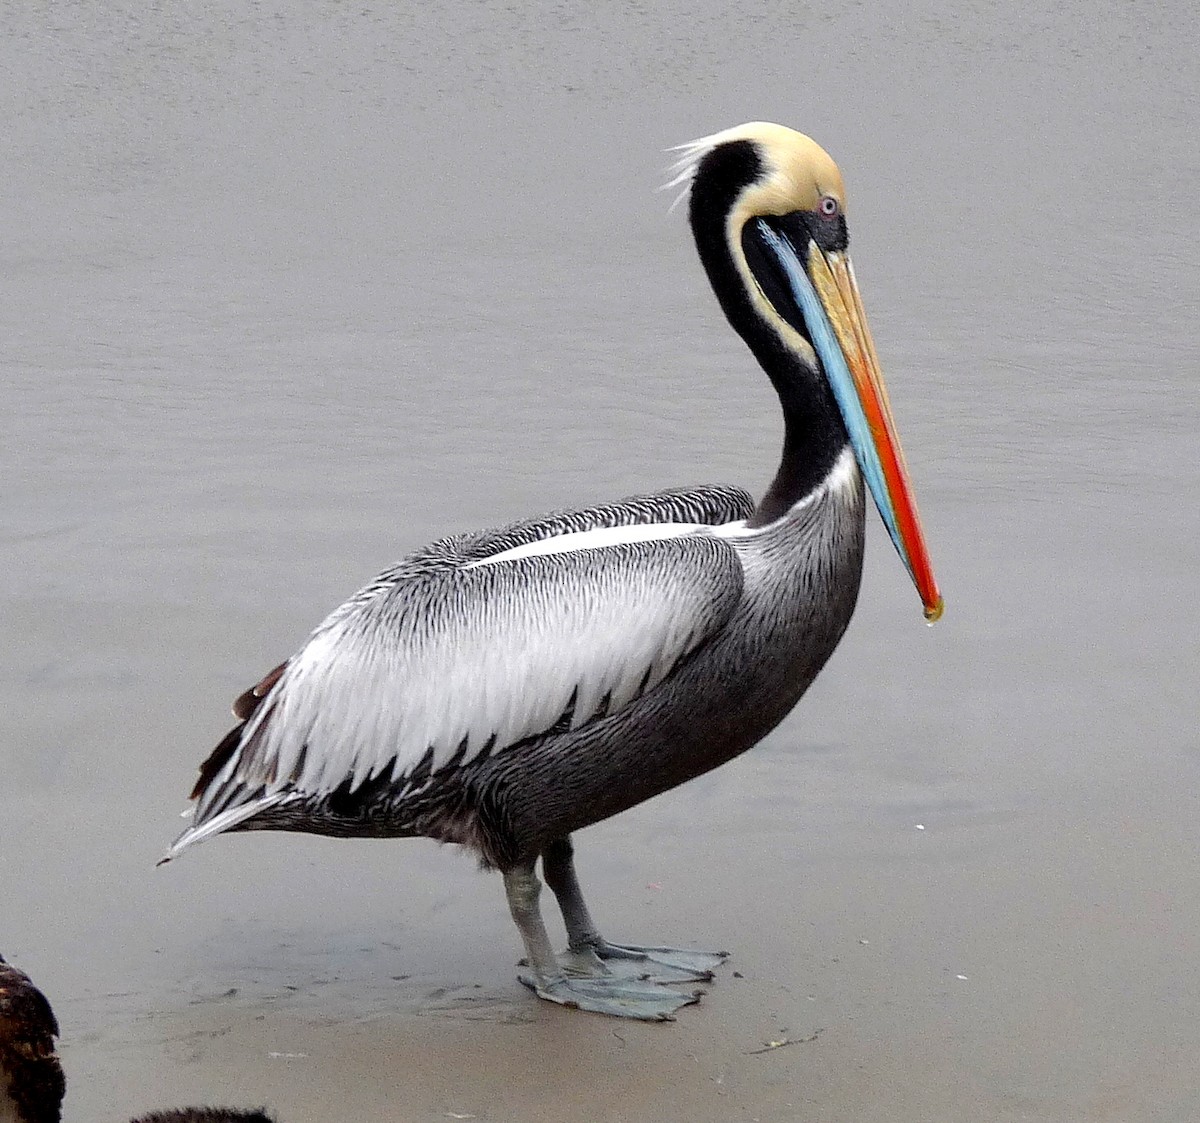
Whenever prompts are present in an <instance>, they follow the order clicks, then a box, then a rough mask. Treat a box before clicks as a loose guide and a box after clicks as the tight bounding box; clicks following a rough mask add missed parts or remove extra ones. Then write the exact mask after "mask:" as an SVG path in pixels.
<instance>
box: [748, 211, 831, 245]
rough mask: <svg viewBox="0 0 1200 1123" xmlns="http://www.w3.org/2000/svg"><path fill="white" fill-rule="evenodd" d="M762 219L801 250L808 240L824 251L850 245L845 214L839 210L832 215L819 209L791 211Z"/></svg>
mask: <svg viewBox="0 0 1200 1123" xmlns="http://www.w3.org/2000/svg"><path fill="white" fill-rule="evenodd" d="M764 221H766V222H769V223H770V224H771V227H772V229H774V230H775V231H776V232H777V233H779V234H783V235H785V236H786V237H787V238H788V239H789V240H790V241H791V243H792V245H793V246H795V247H796V249H797V250H799V251H801V252H802V251H803V249H804V247H806V246H807V245H808V243H809V242H810V241H812V242H816V243H817V245H818V246H820V247H821V249H823V250H824V251H825V252H826V253H835V252H837V251H839V250H845V249H847V248H848V247H849V245H850V235H849V232H848V231H847V229H846V216H845V215H844V214H842V213H841V212H840V211H839V212H838V213H837V214H834V215H826V214H822V213H821V212H820V211H792V213H791V214H784V215H777V216H772V217H770V218H767V219H765V220H764Z"/></svg>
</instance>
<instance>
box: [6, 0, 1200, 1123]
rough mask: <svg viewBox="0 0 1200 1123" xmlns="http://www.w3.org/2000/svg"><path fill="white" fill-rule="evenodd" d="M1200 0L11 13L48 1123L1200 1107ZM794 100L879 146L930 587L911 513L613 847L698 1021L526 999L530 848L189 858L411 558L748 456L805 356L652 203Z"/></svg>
mask: <svg viewBox="0 0 1200 1123" xmlns="http://www.w3.org/2000/svg"><path fill="white" fill-rule="evenodd" d="M1198 33H1200V17H1197V15H1196V14H1195V6H1194V5H1193V4H1191V3H1183V2H1177V0H1172V2H1169V3H1165V4H1157V5H1153V6H1145V5H1143V6H1140V7H1135V6H1130V5H1128V4H1124V3H1117V2H1116V0H1100V2H1097V3H1092V4H1071V5H1062V4H1049V3H1043V2H1040V0H1033V2H1023V3H1019V4H1018V3H1009V2H1005V3H983V2H981V0H966V2H958V3H954V4H949V3H933V2H927V3H910V4H900V5H893V6H884V5H880V6H876V5H870V4H850V5H842V6H838V5H834V6H811V7H805V8H796V7H795V6H793V7H791V8H788V7H786V6H783V7H775V8H771V7H760V8H757V9H755V8H753V6H751V7H750V8H747V7H746V6H736V7H735V6H730V7H728V8H726V7H725V6H722V5H716V4H705V5H696V6H688V5H684V4H680V3H674V2H672V3H668V4H662V5H634V4H629V5H612V6H607V7H603V8H600V9H596V10H594V11H593V10H586V11H585V10H584V9H583V8H573V7H571V6H564V5H551V4H530V5H519V6H513V5H503V4H491V3H480V4H473V5H465V4H460V5H423V6H418V5H394V6H389V5H380V6H377V7H373V6H364V5H361V4H358V5H352V4H343V3H332V2H325V3H309V4H300V5H295V4H272V3H250V2H248V0H227V2H225V3H217V4H208V5H196V6H192V5H187V6H184V5H169V6H168V5H147V4H132V3H130V4H125V5H121V4H113V3H95V2H92V0H80V2H78V3H75V4H71V5H57V6H55V7H53V8H50V9H47V10H45V11H40V12H38V13H34V12H32V11H29V10H26V9H23V8H18V7H15V6H8V7H6V8H4V9H3V10H2V11H0V105H3V107H4V110H3V118H2V119H3V122H4V125H3V134H2V135H3V139H4V150H5V152H4V156H3V159H2V160H0V207H2V223H0V253H2V255H3V257H2V268H0V363H2V376H0V378H2V381H0V416H2V417H3V419H4V426H3V432H4V435H3V438H2V442H0V457H2V460H0V480H2V481H3V483H2V486H0V582H2V583H3V593H4V597H3V612H4V620H3V643H0V659H2V660H3V663H2V666H0V712H2V715H3V716H2V718H0V721H2V732H0V736H2V741H0V952H3V954H4V955H5V956H7V957H8V958H9V959H10V960H12V961H14V962H16V963H18V964H19V965H21V966H23V967H24V968H26V969H27V970H28V971H30V973H31V974H33V975H34V976H35V977H36V978H37V979H38V981H39V982H40V983H41V984H42V986H43V987H44V989H45V990H46V991H47V992H48V993H49V995H50V996H51V998H52V1000H53V1001H54V1003H55V1006H56V1009H57V1011H58V1014H59V1016H60V1020H61V1022H62V1024H63V1055H64V1061H65V1064H66V1066H67V1070H68V1077H69V1081H70V1092H69V1097H68V1116H67V1117H68V1120H75V1121H84V1120H87V1121H89V1123H115V1121H118V1120H125V1119H128V1117H129V1116H130V1115H131V1114H133V1113H134V1112H135V1111H137V1110H146V1109H148V1108H150V1107H153V1106H170V1105H173V1104H179V1103H183V1102H188V1101H194V1100H204V1099H208V1100H218V1101H233V1102H240V1103H246V1104H256V1103H263V1102H267V1103H269V1104H270V1105H272V1106H273V1107H274V1108H275V1109H276V1110H277V1112H278V1113H279V1115H280V1118H281V1120H283V1121H284V1123H317V1121H326V1120H335V1119H336V1120H348V1121H349V1120H354V1121H362V1123H371V1121H376V1120H385V1119H386V1120H405V1121H407V1120H437V1119H444V1118H448V1117H455V1118H463V1117H473V1118H476V1119H480V1120H496V1121H502V1120H503V1121H508V1120H512V1121H522V1123H523V1121H525V1120H531V1119H545V1120H555V1121H568V1120H569V1121H573V1120H581V1121H582V1120H589V1121H590V1120H611V1121H614V1123H616V1121H629V1123H640V1121H643V1120H650V1119H654V1120H668V1121H671V1120H746V1121H750V1120H764V1121H765V1120H781V1121H782V1120H788V1121H790V1120H796V1119H805V1120H808V1119H811V1120H814V1121H816V1120H820V1121H831V1120H837V1121H843V1120H845V1121H855V1123H872V1121H880V1123H885V1121H886V1123H916V1121H925V1120H930V1121H936V1123H949V1121H953V1120H967V1119H970V1120H1047V1121H1055V1123H1058V1121H1074V1120H1119V1121H1122V1123H1125V1121H1133V1123H1136V1121H1142V1120H1145V1121H1151V1120H1153V1121H1156V1123H1158V1121H1164V1120H1166V1121H1180V1123H1185V1121H1188V1120H1194V1119H1196V1118H1200V1086H1198V1083H1197V1078H1196V1072H1197V1069H1198V1065H1200V1019H1198V1018H1197V992H1198V983H1200V978H1198V973H1197V967H1196V964H1197V960H1198V957H1200V939H1198V938H1197V935H1196V933H1197V931H1200V891H1198V888H1197V886H1198V884H1200V881H1198V879H1197V876H1196V871H1197V860H1196V854H1197V843H1198V827H1197V823H1198V822H1200V754H1198V752H1197V734H1196V729H1197V717H1198V716H1200V715H1198V713H1197V709H1198V707H1197V703H1196V678H1197V650H1196V638H1195V637H1196V635H1197V632H1198V630H1200V610H1198V608H1197V599H1196V596H1195V591H1194V589H1195V575H1196V573H1197V572H1198V568H1200V534H1198V533H1197V530H1198V527H1197V515H1196V496H1197V494H1198V490H1200V438H1198V436H1197V434H1198V432H1200V393H1198V391H1197V381H1196V367H1195V358H1194V356H1195V333H1196V327H1195V325H1196V319H1197V308H1198V307H1200V268H1198V266H1197V254H1196V231H1197V229H1198V228H1200V202H1198V196H1197V193H1196V191H1195V189H1194V188H1195V184H1196V183H1197V181H1198V179H1200V146H1198V145H1197V144H1196V139H1195V136H1196V133H1195V121H1196V120H1197V116H1198V110H1200V96H1198V94H1200V75H1198V72H1197V63H1196V44H1197V42H1198ZM754 118H765V119H770V120H778V121H781V122H783V123H786V124H789V125H792V126H794V127H796V128H800V129H802V130H803V131H805V132H808V133H811V134H812V135H813V136H815V137H816V138H817V139H818V140H819V141H820V142H821V143H823V144H824V145H825V146H826V147H827V148H828V149H829V150H830V151H831V152H832V154H833V155H834V157H835V158H836V159H837V160H838V161H839V163H840V165H841V167H842V169H843V172H844V174H845V177H846V181H847V185H848V191H849V195H850V202H849V217H850V225H851V237H852V247H853V252H854V258H855V263H856V270H857V273H858V276H859V280H860V283H861V285H862V287H863V290H864V297H865V300H866V304H867V308H868V312H869V313H870V315H871V320H872V325H873V328H874V333H875V337H876V341H877V343H878V345H879V350H880V353H881V358H882V361H883V365H884V370H885V374H886V376H887V378H888V381H889V385H890V388H891V396H892V400H893V403H894V407H895V410H896V414H897V420H898V423H899V426H900V430H901V434H902V436H903V438H904V440H905V445H906V449H907V453H908V460H909V462H910V465H911V468H912V471H913V474H914V477H915V480H916V485H917V491H918V496H919V499H920V502H921V507H922V511H923V514H924V518H925V524H926V530H927V533H928V537H929V539H930V543H931V548H932V550H933V554H934V560H935V564H936V568H937V570H938V574H939V577H940V580H941V584H942V587H943V590H944V592H945V594H946V598H947V611H946V616H945V619H944V620H943V622H942V623H941V624H939V625H938V626H937V627H936V628H933V629H930V628H926V627H925V626H924V625H923V623H922V621H921V616H920V608H919V604H918V601H917V598H916V596H915V594H914V593H913V591H912V589H911V587H910V586H909V585H908V582H907V578H906V576H905V574H904V571H903V567H902V566H901V565H900V563H899V561H898V560H897V559H896V557H895V556H894V554H893V552H892V551H891V547H890V545H889V544H888V542H887V540H886V536H885V535H884V534H883V533H882V531H881V528H880V527H879V526H878V525H876V521H874V520H873V523H872V527H871V538H870V551H869V557H868V565H867V572H866V575H865V580H864V587H863V596H862V600H861V602H860V608H859V610H858V613H857V616H856V618H855V621H854V623H853V625H852V626H851V629H850V632H849V633H848V635H847V637H846V639H845V641H844V642H843V644H842V647H841V648H840V650H839V652H838V654H837V655H836V656H835V658H834V660H833V661H832V663H831V664H830V666H829V667H828V668H827V670H826V671H825V672H824V674H823V675H822V677H821V678H820V679H819V680H818V682H817V684H816V685H815V686H814V688H813V689H812V691H811V692H810V694H809V695H808V697H807V698H806V699H805V700H804V702H803V703H802V704H801V706H800V708H799V709H798V710H797V712H796V713H795V714H794V715H792V717H791V718H790V719H789V720H788V721H787V722H786V723H785V724H784V725H783V726H782V727H781V728H780V729H779V730H778V731H777V732H776V733H775V734H773V735H772V736H771V737H770V738H769V739H768V740H767V741H765V742H764V743H763V744H762V745H761V746H759V747H758V748H757V749H755V750H754V751H753V752H751V753H750V754H747V755H746V756H744V757H742V758H740V759H739V760H738V761H735V762H734V763H732V764H731V765H729V766H727V767H725V768H724V769H721V770H719V771H718V772H716V773H714V774H712V775H710V776H708V777H705V778H704V779H702V780H700V781H698V782H696V783H693V784H691V785H689V786H687V787H685V788H683V789H681V790H678V791H676V792H674V793H671V794H669V795H667V796H665V797H663V798H661V799H659V800H656V801H653V802H652V803H650V804H649V805H645V806H643V807H641V808H638V809H636V810H635V811H633V812H630V813H628V814H626V815H624V816H622V817H620V818H618V819H616V820H613V821H610V822H608V823H605V824H602V825H600V826H598V827H596V828H594V829H592V830H590V831H587V832H585V833H584V834H583V835H582V836H581V837H580V838H579V839H578V843H579V848H580V854H581V866H582V873H583V876H584V878H585V881H586V884H587V886H588V889H589V892H590V895H591V897H592V903H593V907H594V911H595V912H597V914H598V915H599V917H600V918H601V920H602V921H603V923H604V926H605V927H606V929H607V930H608V931H609V932H610V933H611V934H612V935H613V936H615V937H623V938H628V939H639V938H640V939H642V940H644V941H650V942H653V940H656V939H675V940H677V941H683V942H694V943H697V944H700V945H705V944H707V945H710V946H724V947H730V948H731V949H732V950H733V951H734V953H735V958H734V959H733V960H732V961H731V965H730V969H729V970H727V971H725V972H724V973H723V974H722V976H721V978H720V979H719V981H718V983H717V984H716V986H715V987H714V989H713V990H712V991H711V993H710V994H709V995H708V996H707V997H706V998H705V1001H704V1003H703V1005H701V1006H700V1007H699V1008H694V1009H691V1010H688V1011H685V1012H684V1013H683V1015H682V1016H681V1019H680V1021H679V1022H678V1024H676V1025H674V1026H640V1025H634V1026H621V1025H615V1024H614V1023H611V1022H609V1021H607V1020H604V1019H600V1018H593V1017H586V1016H582V1015H578V1014H571V1013H569V1012H565V1011H561V1010H558V1009H552V1008H550V1007H548V1005H547V1004H544V1003H536V1002H534V1000H533V999H532V998H531V997H529V996H528V995H527V994H526V993H525V992H523V991H522V989H521V988H520V987H519V985H518V984H517V983H516V981H515V977H514V969H513V964H514V961H515V959H516V957H517V955H518V953H519V949H518V943H517V937H516V932H515V929H514V928H513V926H512V924H511V922H510V920H509V919H508V916H507V913H506V909H505V907H504V904H503V897H502V894H501V892H500V885H499V881H498V879H496V878H495V877H484V876H481V875H478V874H477V873H476V872H475V871H474V869H473V866H472V864H471V863H470V861H468V860H465V859H464V858H463V857H461V856H456V855H455V853H454V852H453V851H452V850H449V849H439V848H437V847H435V846H433V845H431V844H429V843H426V842H397V843H380V842H355V843H345V842H335V841H331V840H326V839H315V838H307V837H303V836H278V835H276V836H272V835H260V836H241V837H234V838H224V839H219V840H216V841H214V842H213V843H210V844H206V845H205V846H204V847H202V848H200V849H198V850H196V851H195V852H192V853H189V854H188V855H187V857H186V860H183V861H180V862H178V863H175V864H173V865H171V866H169V867H167V868H165V869H162V870H155V869H154V867H153V863H154V861H155V860H156V859H157V858H158V857H159V855H160V854H161V852H162V850H163V848H164V846H165V845H166V843H167V842H168V841H169V840H170V839H171V838H173V837H174V835H175V834H176V833H177V831H178V829H179V827H180V820H179V819H178V817H177V813H178V811H180V810H181V809H182V808H183V807H184V806H185V797H186V794H187V791H188V789H189V788H190V785H191V783H192V781H193V778H194V773H195V768H196V767H197V765H198V764H199V762H200V760H201V759H202V758H203V756H204V755H205V754H206V753H207V751H208V750H209V749H210V748H211V746H212V745H213V744H215V742H216V741H217V740H218V739H219V737H220V736H221V735H222V734H223V733H224V732H225V730H226V729H227V728H228V723H229V718H228V712H227V704H228V702H229V700H230V699H232V698H233V697H234V696H235V695H236V694H237V693H239V692H240V691H241V690H242V689H244V688H245V687H246V686H247V685H248V684H249V683H250V682H253V681H255V680H256V679H257V678H258V677H259V676H260V675H261V674H262V673H263V672H264V671H266V670H267V669H268V668H270V667H271V666H273V665H274V664H275V663H277V662H278V661H279V660H280V659H281V658H283V657H284V656H286V655H287V654H288V653H289V652H290V651H292V650H293V649H294V648H295V647H296V645H297V644H298V643H299V642H300V641H301V640H302V638H303V637H304V636H305V635H306V634H307V632H308V630H309V628H310V627H311V626H312V625H313V624H315V623H316V622H317V620H319V619H320V617H321V616H323V615H324V613H325V612H326V611H327V610H328V609H329V608H331V607H332V606H334V605H335V604H337V603H338V602H339V601H340V600H341V599H342V598H343V597H344V596H345V595H346V594H348V593H349V592H351V591H352V590H353V589H355V588H356V587H357V586H358V585H359V584H360V583H362V582H363V581H365V580H366V579H368V578H369V577H370V576H372V575H373V574H374V573H375V572H376V571H377V570H379V569H381V568H383V567H384V566H385V565H387V564H388V563H390V562H391V561H393V560H395V559H396V558H398V557H399V556H401V555H402V554H403V553H405V552H406V551H408V550H410V549H412V548H414V547H416V546H419V545H421V544H422V543H424V542H426V541H428V540H429V539H431V538H433V537H436V536H439V535H442V534H445V533H449V532H452V531H456V530H461V529H466V528H470V527H475V526H480V525H490V524H495V523H498V522H503V521H506V520H509V519H512V518H515V517H519V516H523V515H526V514H531V513H535V512H538V511H541V510H546V509H549V508H552V507H555V506H561V505H568V504H583V503H590V502H593V501H596V500H602V499H608V498H613V497H616V496H620V495H624V494H628V493H631V492H636V491H644V490H647V489H653V488H658V487H663V486H671V485H676V484H685V483H693V482H730V483H740V484H743V485H745V486H748V487H750V488H752V489H753V490H756V491H760V492H761V490H762V489H763V488H764V486H765V484H766V482H767V481H768V480H769V478H770V476H771V474H772V471H773V468H774V463H775V458H776V456H777V454H778V444H779V439H780V424H779V420H778V416H777V408H776V405H775V402H774V400H773V397H772V395H771V392H770V388H769V386H768V384H767V382H766V380H765V378H763V377H762V375H761V374H760V373H759V372H758V370H757V369H756V368H755V366H754V364H753V361H752V359H751V358H750V356H749V354H748V353H747V352H746V351H745V348H744V347H743V345H742V344H741V342H740V341H739V340H738V339H737V338H736V337H735V336H734V335H733V334H732V333H731V332H730V331H729V329H728V327H727V326H726V325H725V324H724V322H723V320H722V318H721V316H720V314H719V311H718V309H717V306H716V302H715V301H714V300H713V298H712V296H711V294H710V293H709V292H708V290H707V286H706V283H705V281H704V278H703V275H702V271H701V269H700V266H699V264H698V262H697V261H696V259H695V254H694V251H693V249H692V247H691V245H690V240H689V236H688V233H687V229H686V223H685V221H684V219H683V216H682V215H681V214H680V213H679V212H676V213H675V214H673V215H668V214H667V213H666V208H667V202H668V197H667V196H665V195H662V194H658V193H656V192H655V191H654V190H653V189H654V188H655V186H656V185H657V184H659V183H660V182H662V180H663V179H664V178H665V177H664V176H663V168H664V167H665V165H666V163H667V162H668V157H667V156H666V155H665V154H664V152H663V149H664V148H666V147H667V146H668V145H671V144H676V143H679V142H681V141H685V140H688V139H690V138H692V137H694V136H697V135H701V134H705V133H708V132H712V131H714V130H716V129H719V128H723V127H726V126H728V125H732V124H735V123H738V122H740V121H743V120H747V119H754ZM734 969H736V970H737V971H739V972H740V976H741V977H733V976H732V974H731V972H732V970H734ZM817 1031H820V1033H819V1034H818V1035H817V1036H816V1038H815V1039H814V1040H812V1041H809V1042H807V1043H804V1044H796V1045H792V1046H789V1047H786V1048H781V1049H778V1050H772V1051H770V1052H767V1053H753V1052H752V1051H753V1050H755V1049H761V1048H762V1045H763V1042H767V1041H778V1040H781V1039H783V1038H785V1037H787V1038H791V1039H797V1040H798V1039H801V1038H807V1037H810V1036H812V1035H813V1034H814V1033H817ZM448 1113H450V1114H448Z"/></svg>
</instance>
